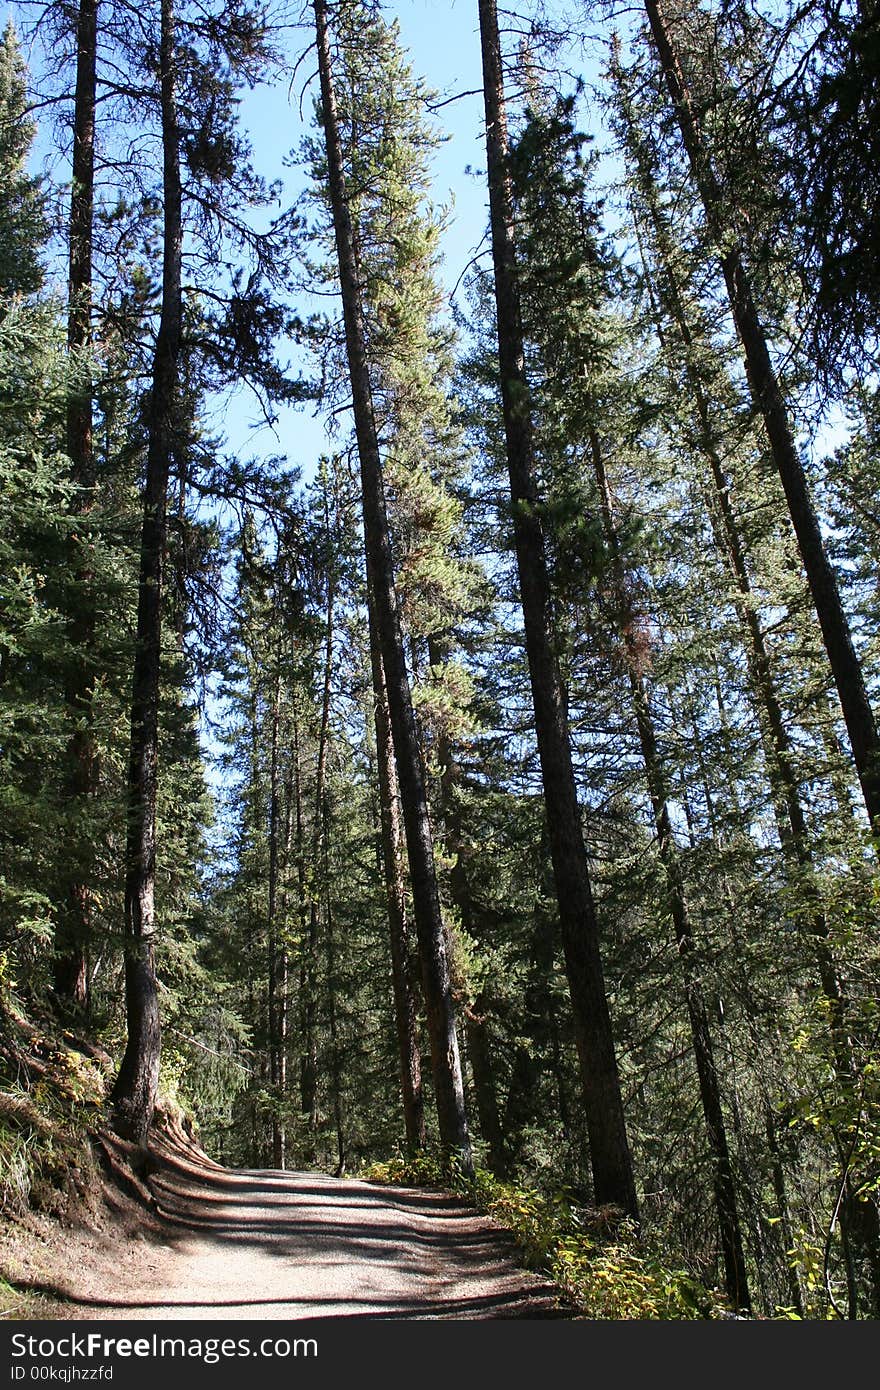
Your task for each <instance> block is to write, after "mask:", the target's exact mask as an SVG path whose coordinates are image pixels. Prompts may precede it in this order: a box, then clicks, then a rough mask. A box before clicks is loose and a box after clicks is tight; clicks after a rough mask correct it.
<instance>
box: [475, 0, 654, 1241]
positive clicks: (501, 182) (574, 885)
mask: <svg viewBox="0 0 880 1390" xmlns="http://www.w3.org/2000/svg"><path fill="white" fill-rule="evenodd" d="M479 12H480V31H481V36H482V52H483V80H484V93H485V106H486V153H487V163H488V171H489V207H490V215H491V226H492V251H493V258H494V264H495V298H496V304H497V314H498V349H499V365H500V368H501V395H502V407H503V412H504V429H505V436H506V441H507V460H508V470H509V475H510V492H511V502H512V512H513V527H514V538H515V546H516V556H517V565H518V570H519V583H520V596H521V601H522V609H523V620H524V624H525V638H526V653H527V656H528V663H529V676H530V679H531V687H532V698H533V702H534V711H535V731H536V734H537V740H538V753H539V757H540V760H541V774H542V778H543V785H544V801H545V805H546V812H547V825H548V830H549V835H550V851H551V858H552V861H553V873H554V878H555V883H556V895H557V898H558V902H559V917H560V925H561V929H562V942H563V951H564V956H565V967H566V974H567V976H568V984H569V990H570V993H571V1002H572V1012H573V1015H574V1025H575V1037H576V1040H577V1048H578V1054H579V1058H580V1069H581V1082H582V1087H583V1094H584V1108H585V1113H586V1118H587V1130H588V1134H589V1139H590V1160H591V1165H592V1170H593V1180H594V1185H595V1199H596V1201H597V1202H599V1203H606V1202H607V1203H614V1204H616V1205H617V1206H619V1207H621V1208H622V1210H623V1211H624V1212H627V1213H628V1214H630V1215H632V1216H637V1214H638V1204H637V1200H636V1190H635V1181H634V1178H633V1168H632V1156H631V1154H630V1149H629V1143H628V1140H627V1135H626V1126H625V1123H624V1116H623V1102H622V1099H621V1093H620V1079H619V1076H618V1071H617V1059H616V1057H615V1053H614V1042H613V1037H612V1031H611V1018H610V1014H609V1010H608V1000H607V997H606V993H605V983H604V977H603V971H602V960H601V956H600V951H599V932H598V924H597V921H596V913H595V907H594V904H593V896H592V889H591V885H590V878H589V872H588V866H587V856H586V850H585V847H584V841H583V834H582V830H581V817H580V807H579V805H578V797H577V788H576V784H575V778H574V767H573V762H572V754H571V742H570V737H569V727H568V711H567V696H566V691H565V688H564V684H563V680H562V674H561V671H560V668H559V661H558V658H557V652H556V634H555V631H554V625H553V612H552V602H551V593H550V583H549V577H548V571H547V559H546V551H545V541H544V533H543V527H542V522H541V516H540V500H539V497H538V491H537V484H536V478H535V459H534V443H533V432H532V419H531V410H530V401H529V387H528V381H527V378H526V373H525V365H524V352H523V336H522V327H521V318H520V306H519V289H518V284H517V274H516V256H515V243H514V231H513V200H512V191H511V187H510V179H509V175H508V171H507V164H508V139H507V117H506V111H505V105H504V85H503V76H502V66H501V46H500V41H499V36H498V16H497V9H496V4H495V0H479Z"/></svg>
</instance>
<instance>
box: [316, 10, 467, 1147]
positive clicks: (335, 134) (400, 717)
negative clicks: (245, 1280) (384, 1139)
mask: <svg viewBox="0 0 880 1390" xmlns="http://www.w3.org/2000/svg"><path fill="white" fill-rule="evenodd" d="M314 12H315V24H316V33H317V46H318V66H319V71H320V78H321V102H322V111H323V121H324V134H325V139H326V146H327V166H328V177H329V191H330V201H331V206H332V211H333V226H334V231H335V236H336V250H337V256H338V260H339V277H340V284H341V290H342V307H343V318H344V322H345V342H346V351H347V355H348V365H349V374H350V377H351V387H352V400H353V409H354V421H355V435H356V438H357V446H358V456H359V459H360V468H361V491H362V503H363V519H364V540H365V550H366V561H367V582H368V584H369V585H370V587H371V589H372V593H373V599H374V603H375V617H376V630H377V633H378V637H379V647H380V650H381V652H382V662H383V666H384V670H385V680H386V685H387V689H388V706H389V712H390V716H391V731H392V737H393V739H394V756H395V762H396V764H397V776H398V781H399V784H400V795H401V805H402V810H403V820H404V827H405V832H406V844H407V856H408V860H409V871H410V885H411V890H412V898H413V915H414V917H415V923H416V931H417V935H418V941H419V953H420V956H421V962H422V983H423V992H424V999H425V1009H426V1013H427V1021H428V1034H429V1037H430V1041H431V1066H432V1072H433V1078H434V1093H435V1100H436V1105H437V1116H438V1121H439V1129H440V1142H441V1145H442V1147H443V1150H444V1152H445V1154H446V1156H447V1158H448V1159H449V1160H451V1161H453V1162H455V1163H456V1164H458V1165H459V1166H460V1168H461V1169H462V1171H463V1172H465V1173H467V1174H470V1173H471V1172H472V1170H473V1159H472V1156H471V1147H470V1138H469V1136H468V1125H467V1115H466V1111H465V1100H464V1088H463V1085H462V1077H461V1061H460V1058H459V1050H458V1035H457V1029H456V1019H455V1007H454V1003H453V999H452V990H451V987H450V979H449V964H448V961H447V957H446V939H445V934H444V929H443V919H442V916H441V912H440V896H439V892H438V889H437V878H436V873H435V868H434V852H433V845H432V840H431V825H430V820H429V816H428V803H427V797H426V792H425V784H424V776H423V772H422V765H421V755H420V750H419V740H418V733H417V729H416V723H415V716H414V713H413V708H412V698H411V694H410V685H409V675H408V672H407V669H406V658H405V654H404V646H403V640H402V635H401V626H400V615H399V609H398V602H397V594H396V590H395V584H394V567H393V560H392V554H391V543H390V537H389V530H388V518H387V514H386V509H385V497H384V490H383V482H382V465H381V460H380V456H379V443H378V435H377V430H376V420H375V415H374V412H373V404H372V397H371V391H370V375H369V366H368V361H367V351H366V338H365V332H364V322H363V307H362V293H361V285H360V276H359V270H358V266H357V260H356V256H355V251H354V236H353V231H352V222H351V213H350V210H349V206H348V198H347V193H346V185H345V173H344V165H343V159H342V150H341V146H340V136H339V122H338V117H337V114H336V97H335V92H334V90H333V81H332V69H331V56H330V37H329V32H328V23H327V5H326V4H325V3H324V0H315V3H314Z"/></svg>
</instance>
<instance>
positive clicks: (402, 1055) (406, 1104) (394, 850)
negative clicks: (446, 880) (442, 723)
mask: <svg viewBox="0 0 880 1390" xmlns="http://www.w3.org/2000/svg"><path fill="white" fill-rule="evenodd" d="M368 604H369V621H370V633H369V640H370V664H371V667H372V675H373V701H374V720H375V725H376V760H377V763H378V773H379V777H378V782H379V822H380V839H381V847H382V867H383V872H384V876H385V895H386V899H387V903H388V930H389V937H390V945H391V983H392V991H393V995H394V1020H395V1025H396V1031H397V1053H398V1059H399V1064H400V1091H401V1099H402V1102H403V1122H404V1130H405V1133H406V1143H407V1148H408V1149H409V1150H410V1152H411V1153H415V1152H418V1150H419V1149H423V1148H424V1147H425V1103H424V1096H423V1093H422V1059H421V1052H420V1050H419V1017H418V996H417V992H416V986H415V981H414V980H413V978H412V972H411V968H410V944H409V924H408V922H407V919H406V890H405V886H404V879H403V862H402V853H403V837H402V833H401V827H400V806H399V800H398V787H397V775H396V773H395V771H394V744H393V740H392V737H391V718H390V715H389V713H388V691H387V689H386V686H385V672H384V669H383V666H382V653H381V652H380V651H379V639H378V636H377V634H376V624H375V619H374V617H373V601H372V598H371V597H368Z"/></svg>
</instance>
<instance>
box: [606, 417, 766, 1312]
mask: <svg viewBox="0 0 880 1390" xmlns="http://www.w3.org/2000/svg"><path fill="white" fill-rule="evenodd" d="M590 452H591V455H592V460H593V471H594V473H595V476H596V486H597V488H598V490H599V506H600V510H601V513H602V522H603V527H604V530H605V539H606V543H607V545H608V549H609V551H610V554H611V563H612V579H613V584H614V588H615V591H616V592H615V606H616V608H617V612H618V617H619V621H620V624H621V629H622V632H623V641H624V648H625V652H626V667H627V676H628V680H629V686H630V691H631V693H632V701H633V712H634V715H635V721H636V727H637V729H638V734H639V744H640V746H641V750H642V759H643V761H644V764H645V776H646V780H647V783H648V793H649V796H650V799H651V807H652V809H653V813H654V829H655V831H656V835H657V852H658V855H659V858H660V863H661V865H662V868H663V874H664V878H665V881H666V902H667V906H668V909H669V916H670V918H671V919H672V926H673V931H674V933H675V943H676V947H677V949H678V956H679V960H680V961H681V967H682V975H683V981H684V995H685V1002H686V1004H687V1011H688V1018H689V1019H690V1025H691V1038H692V1041H693V1048H694V1060H695V1061H696V1065H697V1078H698V1081H699V1087H700V1101H701V1104H702V1107H703V1118H704V1120H705V1123H706V1133H707V1135H708V1139H709V1148H710V1151H711V1153H712V1162H713V1185H714V1190H715V1207H716V1210H717V1213H718V1227H719V1230H720V1233H721V1252H722V1256H723V1260H724V1286H725V1289H726V1292H727V1296H728V1298H729V1299H730V1300H731V1302H732V1304H733V1306H734V1308H736V1309H738V1310H740V1309H741V1310H744V1311H748V1310H749V1308H750V1299H749V1285H748V1275H747V1273H746V1262H745V1254H744V1252H743V1243H742V1232H741V1230H740V1222H739V1212H738V1209H737V1193H736V1183H735V1181H734V1176H733V1165H732V1163H731V1161H730V1147H729V1144H728V1141H727V1128H726V1125H725V1122H724V1111H723V1109H722V1106H721V1087H720V1085H719V1081H718V1069H717V1067H716V1064H715V1053H714V1048H713V1046H712V1033H711V1030H710V1028H709V1015H708V1012H707V1009H706V1002H705V1000H704V998H703V993H702V990H701V988H700V971H699V965H698V962H697V956H696V942H695V940H694V932H693V927H692V925H691V920H690V915H689V913H688V907H687V899H686V897H685V890H684V879H683V877H682V872H681V864H680V863H679V858H678V853H677V851H676V846H675V838H674V836H673V833H672V822H671V820H670V816H669V792H668V788H667V785H666V774H665V770H664V767H663V763H662V761H661V758H660V753H659V750H658V747H657V736H656V733H655V730H654V721H653V719H652V717H651V709H650V705H649V703H648V696H647V691H646V690H645V686H644V682H643V680H642V678H641V674H640V669H639V657H638V653H637V651H636V648H635V633H634V630H633V618H634V614H633V612H632V609H631V604H630V601H629V597H628V593H627V583H626V576H625V573H624V569H623V561H622V559H621V556H620V547H619V544H618V538H617V528H616V526H615V522H614V513H613V509H612V502H611V493H610V490H609V487H608V478H607V475H606V473H605V462H604V459H603V458H602V449H601V445H600V443H599V439H598V436H597V435H596V433H595V431H591V433H590Z"/></svg>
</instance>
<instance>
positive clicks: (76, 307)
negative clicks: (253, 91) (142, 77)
mask: <svg viewBox="0 0 880 1390" xmlns="http://www.w3.org/2000/svg"><path fill="white" fill-rule="evenodd" d="M97 42H98V3H97V0H80V6H79V14H78V17H77V26H76V89H75V93H74V104H73V170H72V174H73V177H72V180H71V193H70V253H69V272H68V290H69V304H68V314H67V347H68V352H69V354H70V358H71V362H72V366H73V380H74V382H75V383H76V384H75V385H73V386H72V387H71V390H70V394H69V395H68V399H67V421H66V436H67V438H66V443H67V454H68V457H69V459H70V476H71V480H72V482H73V483H74V484H75V485H76V489H77V491H76V493H75V494H74V499H73V510H74V514H75V515H77V516H83V515H84V514H85V513H86V512H87V511H88V510H89V508H90V507H91V505H92V500H93V493H94V487H95V464H94V453H93V448H92V388H91V374H90V371H89V369H88V366H87V364H86V362H85V361H84V360H83V359H84V357H85V354H86V353H87V351H88V349H89V347H90V344H91V314H92V223H93V217H94V199H95V107H96V91H97ZM77 530H79V528H77ZM72 545H73V550H74V553H73V557H72V563H73V569H74V573H75V574H76V577H77V580H78V587H79V588H80V590H81V594H80V597H79V599H78V600H77V607H76V609H75V611H74V612H73V613H72V615H71V623H70V628H71V634H70V636H71V646H72V648H73V651H74V659H73V669H72V670H71V672H70V675H69V678H68V681H67V689H66V691H65V702H66V705H67V708H68V709H69V710H70V713H71V718H72V720H73V723H74V733H73V734H72V736H71V738H70V742H69V744H68V749H67V757H68V764H69V767H68V776H67V788H66V792H67V800H68V804H69V805H70V806H71V808H72V809H73V810H74V812H75V813H76V815H77V819H78V820H82V819H83V817H84V816H85V815H87V811H88V803H89V801H90V800H92V799H93V798H94V796H95V793H96V790H97V775H98V764H97V754H96V750H95V739H94V733H93V730H92V727H91V703H92V681H93V676H94V671H93V665H92V658H91V650H92V646H93V643H94V635H95V610H94V599H93V596H92V593H91V578H92V576H91V572H90V566H89V562H88V559H87V558H86V554H87V548H86V547H83V549H82V551H81V550H80V540H79V536H78V534H77V535H74V537H73V540H72ZM83 839H84V836H81V835H80V833H79V832H77V834H76V835H75V844H76V846H77V852H76V853H75V854H74V855H73V862H72V869H73V872H68V874H67V876H66V880H65V883H64V888H63V892H62V901H61V903H60V914H61V915H60V919H59V922H58V927H57V931H56V937H55V965H54V970H55V989H56V993H57V995H58V998H59V1000H60V1001H61V1003H62V1004H74V1005H76V1006H77V1007H79V1008H85V1007H87V1005H88V966H87V957H86V950H87V946H88V942H89V939H90V937H91V934H92V911H93V899H92V890H91V887H90V884H89V874H88V871H87V865H86V863H85V862H84V850H85V846H84V845H83Z"/></svg>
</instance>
